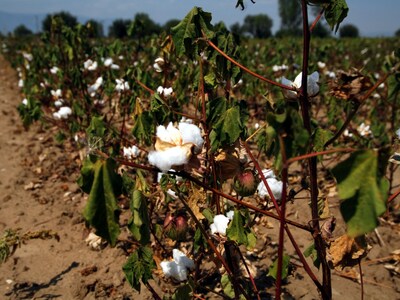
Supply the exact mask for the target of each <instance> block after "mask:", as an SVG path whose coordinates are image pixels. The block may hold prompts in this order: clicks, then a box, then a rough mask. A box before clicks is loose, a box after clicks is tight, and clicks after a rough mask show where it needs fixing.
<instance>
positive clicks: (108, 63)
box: [104, 57, 113, 67]
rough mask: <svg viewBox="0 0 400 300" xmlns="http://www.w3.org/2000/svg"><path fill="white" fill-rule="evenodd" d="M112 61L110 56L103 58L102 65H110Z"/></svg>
mask: <svg viewBox="0 0 400 300" xmlns="http://www.w3.org/2000/svg"><path fill="white" fill-rule="evenodd" d="M112 63H113V59H112V58H111V57H107V58H106V59H105V60H104V66H106V67H110V66H111V65H112Z"/></svg>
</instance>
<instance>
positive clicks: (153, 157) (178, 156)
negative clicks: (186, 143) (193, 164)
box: [148, 147, 190, 172]
mask: <svg viewBox="0 0 400 300" xmlns="http://www.w3.org/2000/svg"><path fill="white" fill-rule="evenodd" d="M189 158H190V157H189V156H188V151H187V149H186V148H184V147H172V148H169V149H166V150H163V151H150V153H149V156H148V159H149V163H150V164H152V165H153V166H156V167H157V168H159V169H160V170H161V171H163V172H167V171H168V170H170V169H171V168H172V166H181V165H184V164H187V163H188V161H189Z"/></svg>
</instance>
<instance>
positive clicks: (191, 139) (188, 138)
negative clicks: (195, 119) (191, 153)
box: [179, 122, 204, 153]
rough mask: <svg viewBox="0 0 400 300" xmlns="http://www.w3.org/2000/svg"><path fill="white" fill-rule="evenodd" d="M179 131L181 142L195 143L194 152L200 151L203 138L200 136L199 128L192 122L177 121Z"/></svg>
mask: <svg viewBox="0 0 400 300" xmlns="http://www.w3.org/2000/svg"><path fill="white" fill-rule="evenodd" d="M179 131H180V132H181V135H182V142H183V143H185V144H186V143H192V144H194V145H195V151H196V153H199V152H201V148H202V147H203V143H204V140H203V138H202V136H201V131H200V128H199V127H197V126H196V125H194V124H189V123H186V122H180V123H179Z"/></svg>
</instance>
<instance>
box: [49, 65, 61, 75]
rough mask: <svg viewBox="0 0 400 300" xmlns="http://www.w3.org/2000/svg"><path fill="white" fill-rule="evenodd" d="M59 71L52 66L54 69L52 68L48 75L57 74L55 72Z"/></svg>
mask: <svg viewBox="0 0 400 300" xmlns="http://www.w3.org/2000/svg"><path fill="white" fill-rule="evenodd" d="M59 70H60V69H59V68H58V67H57V66H54V67H52V68H51V69H50V73H51V74H57V72H58V71H59Z"/></svg>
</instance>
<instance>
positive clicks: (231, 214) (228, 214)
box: [226, 210, 235, 220]
mask: <svg viewBox="0 0 400 300" xmlns="http://www.w3.org/2000/svg"><path fill="white" fill-rule="evenodd" d="M234 214H235V211H233V210H230V211H228V212H227V213H226V216H227V217H228V219H229V220H232V219H233V215H234Z"/></svg>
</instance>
